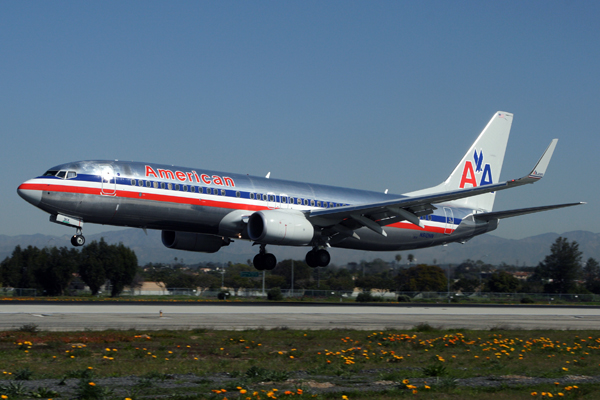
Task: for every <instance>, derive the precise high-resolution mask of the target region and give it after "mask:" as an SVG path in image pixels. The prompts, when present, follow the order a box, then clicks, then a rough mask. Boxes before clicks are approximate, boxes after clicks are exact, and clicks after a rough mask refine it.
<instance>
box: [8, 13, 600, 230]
mask: <svg viewBox="0 0 600 400" xmlns="http://www.w3.org/2000/svg"><path fill="white" fill-rule="evenodd" d="M599 15H600V3H599V2H591V1H526V2H523V1H505V2H489V1H418V2H417V1H368V2H367V1H361V2H352V1H328V2H327V1H326V2H323V1H282V2H273V1H270V2H267V1H261V2H251V1H236V2H231V1H214V2H208V1H190V2H185V1H178V2H165V1H162V2H156V1H126V2H123V1H101V2H79V1H71V2H69V1H55V2H48V1H27V2H21V1H13V2H9V1H4V2H1V3H0V138H1V140H2V144H1V146H0V163H1V164H0V166H1V169H2V171H3V173H2V174H0V182H1V186H0V187H1V188H2V189H1V193H0V204H1V205H2V210H3V212H2V213H1V214H0V234H7V235H17V234H33V233H45V234H70V233H71V231H72V230H71V229H69V228H66V227H61V226H58V225H55V224H52V223H50V222H48V216H47V214H45V213H43V212H42V211H40V210H37V209H36V208H34V207H32V206H31V205H29V204H28V203H26V202H25V201H23V200H22V199H20V198H19V197H18V195H17V193H16V188H17V186H18V185H19V184H20V183H21V182H23V181H25V180H27V179H29V178H32V177H35V176H38V175H40V174H41V173H43V172H44V171H45V170H46V169H48V168H49V167H51V166H54V165H56V164H61V163H64V162H68V161H75V160H82V159H119V160H137V161H153V162H161V163H168V164H175V165H184V166H190V167H196V168H207V169H216V170H223V171H230V172H240V173H249V174H254V175H265V174H266V173H267V172H269V171H271V176H272V177H277V178H283V179H291V180H299V181H309V182H316V183H323V184H332V185H338V186H346V187H354V188H365V189H371V190H377V191H384V190H385V189H386V188H387V189H389V190H390V192H392V193H403V192H408V191H411V190H416V189H419V188H423V187H428V186H433V185H436V184H438V183H439V182H441V181H442V180H444V179H445V178H446V177H447V175H448V174H449V173H450V171H451V170H452V169H453V168H454V166H455V165H456V163H457V162H458V161H459V159H460V158H461V157H462V155H463V154H464V152H465V151H466V149H467V148H468V146H469V145H470V144H471V142H472V141H473V140H474V139H475V137H476V136H477V135H478V134H479V132H480V131H481V129H482V128H483V127H484V126H485V124H486V123H487V121H488V120H489V119H490V117H491V116H492V114H493V113H494V112H495V111H497V110H503V111H509V112H512V113H514V114H515V118H514V122H513V129H512V133H511V138H510V140H509V144H508V149H507V155H506V159H505V164H504V169H503V171H502V178H503V179H512V178H517V177H520V176H522V175H524V174H526V173H528V172H529V169H530V168H531V167H532V166H533V164H534V163H535V162H536V161H537V159H538V157H539V155H540V154H541V153H542V151H543V150H544V149H545V148H546V146H547V145H548V143H549V142H550V140H551V139H552V138H555V137H557V138H559V139H560V140H559V143H558V147H557V150H556V152H555V154H554V158H553V160H552V163H551V164H550V168H549V170H548V173H547V175H546V177H545V178H544V179H543V180H542V181H541V182H539V183H537V184H535V185H529V186H527V187H524V188H517V189H514V190H510V191H505V192H502V193H499V194H498V196H497V200H496V207H495V208H496V209H498V210H502V209H510V208H519V207H528V206H537V205H546V204H554V203H562V202H574V201H587V202H588V203H589V204H588V205H585V206H580V207H577V208H574V209H567V210H559V211H552V212H547V213H541V214H537V215H533V216H527V217H521V218H514V219H509V220H505V221H503V223H502V224H501V227H500V228H499V229H498V230H497V231H496V232H495V234H497V235H499V236H502V237H507V238H522V237H526V236H530V235H535V234H540V233H545V232H558V233H562V232H566V231H570V230H577V229H582V230H589V231H592V232H598V231H600V229H599V228H598V227H599V226H600V213H599V212H598V202H597V200H596V199H597V198H598V197H600V193H599V191H600V189H599V185H598V183H599V182H598V171H599V167H600V162H599V158H600V157H598V149H599V147H600V135H599V129H598V121H597V120H595V119H594V118H598V115H599V106H600V101H599V99H598V97H599V95H600V78H599V76H600V75H599V74H600V51H599V50H598V49H599V47H598V46H599V44H600V24H599V23H598V16H599ZM110 229H114V228H111V227H106V226H98V227H93V226H91V225H88V226H86V230H85V232H86V233H96V232H101V231H105V230H110Z"/></svg>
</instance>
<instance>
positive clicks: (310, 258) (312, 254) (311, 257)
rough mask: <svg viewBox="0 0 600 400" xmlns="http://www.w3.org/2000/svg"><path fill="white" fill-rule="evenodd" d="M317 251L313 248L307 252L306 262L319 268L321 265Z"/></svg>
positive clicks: (312, 266)
mask: <svg viewBox="0 0 600 400" xmlns="http://www.w3.org/2000/svg"><path fill="white" fill-rule="evenodd" d="M316 253H317V252H316V251H314V250H311V251H309V252H308V253H306V263H307V264H308V266H309V267H311V268H317V267H318V266H319V263H318V262H317V254H316Z"/></svg>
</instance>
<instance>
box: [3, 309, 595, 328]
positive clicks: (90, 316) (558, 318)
mask: <svg viewBox="0 0 600 400" xmlns="http://www.w3.org/2000/svg"><path fill="white" fill-rule="evenodd" d="M161 312H162V315H161ZM420 323H428V324H430V325H432V326H434V327H440V328H448V329H476V330H481V329H490V328H502V329H528V330H531V329H558V330H582V329H600V308H596V307H585V308H584V307H539V306H538V307H529V306H527V307H525V306H492V307H489V306H480V307H476V306H473V307H471V306H468V307H465V306H461V307H456V306H452V305H447V306H445V305H432V306H421V305H419V306H415V305H410V306H406V305H392V306H380V305H372V306H370V305H369V306H365V305H351V304H343V305H322V304H314V305H304V304H291V305H282V304H272V303H265V304H256V303H225V304H221V303H208V304H202V303H200V304H198V303H195V304H144V305H139V304H130V303H119V304H72V303H71V304H65V303H41V304H19V303H8V304H7V303H4V304H1V305H0V330H15V329H18V328H20V327H22V326H24V325H27V324H35V325H37V327H38V328H39V329H41V330H46V331H81V330H105V329H119V330H125V329H136V330H158V329H197V328H205V329H220V330H244V329H257V328H263V329H276V328H287V329H342V328H349V329H359V330H383V329H410V328H412V327H414V326H415V325H417V324H420Z"/></svg>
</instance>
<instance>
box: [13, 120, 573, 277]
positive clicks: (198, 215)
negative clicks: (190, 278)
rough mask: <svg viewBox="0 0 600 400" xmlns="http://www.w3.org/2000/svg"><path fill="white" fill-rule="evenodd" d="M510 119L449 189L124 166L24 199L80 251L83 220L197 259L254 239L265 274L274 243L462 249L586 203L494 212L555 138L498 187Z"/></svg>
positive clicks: (492, 126) (488, 130)
mask: <svg viewBox="0 0 600 400" xmlns="http://www.w3.org/2000/svg"><path fill="white" fill-rule="evenodd" d="M512 120H513V114H511V113H508V112H504V111H498V112H496V113H495V114H494V115H493V117H492V118H491V120H490V121H489V123H488V124H487V125H486V127H485V128H484V129H483V131H482V132H481V133H480V135H479V136H478V137H477V139H476V140H475V142H474V143H473V144H472V145H471V147H470V148H469V150H467V152H466V153H465V155H464V157H463V158H462V159H461V160H460V162H459V163H458V165H457V166H456V167H455V169H454V170H453V171H452V173H451V174H450V176H449V177H448V178H447V179H446V180H445V181H444V182H442V183H441V184H439V185H437V186H435V187H431V188H427V189H423V190H418V191H413V192H409V193H405V194H402V195H394V194H388V193H387V190H386V192H385V193H383V192H381V193H379V192H373V191H366V190H359V189H348V188H341V187H333V186H325V185H318V184H311V183H300V182H292V181H286V180H280V179H271V178H270V177H269V175H267V177H256V176H248V175H243V174H230V173H224V172H218V171H210V170H205V169H200V168H196V169H195V168H185V167H178V166H169V165H159V164H154V163H144V162H124V161H77V162H71V163H66V164H61V165H57V166H55V167H52V168H50V169H49V170H48V171H46V172H45V173H44V174H43V175H42V176H38V177H37V178H34V179H30V180H28V181H26V182H24V183H22V184H21V185H20V186H19V187H18V189H17V192H18V194H19V195H20V196H21V197H22V198H23V199H25V200H26V201H28V202H29V203H31V204H33V205H34V206H36V207H38V208H40V209H42V210H44V211H46V212H47V213H49V214H50V221H52V222H55V223H58V224H62V225H66V226H70V227H74V228H75V229H76V233H75V235H73V237H72V238H71V243H72V244H73V245H74V246H82V245H84V244H85V238H84V236H83V234H82V232H83V224H84V222H85V223H94V224H105V225H115V226H128V227H136V228H142V229H144V230H146V229H157V230H161V231H162V232H161V239H162V243H163V244H164V245H165V246H166V247H168V248H171V249H179V250H188V251H196V252H206V253H213V252H216V251H218V250H219V249H220V248H221V247H223V246H227V245H229V244H230V243H231V242H232V241H233V240H236V239H242V240H248V241H251V242H253V244H256V245H259V252H258V254H257V255H256V256H255V257H254V262H253V264H254V267H255V268H256V269H258V270H271V269H273V268H275V266H276V265H277V259H276V257H275V256H274V255H273V254H271V253H268V252H267V250H266V246H267V245H282V246H307V247H310V248H311V249H310V250H309V251H308V252H307V254H306V263H307V264H308V265H309V266H310V267H313V268H316V267H325V266H327V265H329V262H330V260H331V256H330V254H329V252H328V251H327V249H328V248H329V247H339V248H348V249H360V250H373V251H400V250H408V249H418V248H424V247H430V246H438V245H445V244H447V243H451V242H459V243H465V242H467V241H468V240H470V239H472V238H473V237H475V236H477V235H481V234H484V233H486V232H490V231H493V230H494V229H496V228H497V227H498V223H499V220H501V219H504V218H508V217H514V216H519V215H525V214H530V213H535V212H539V211H547V210H552V209H557V208H562V207H570V206H575V205H579V204H584V203H581V202H578V203H568V204H557V205H548V206H539V207H530V208H521V209H515V210H507V211H493V205H494V199H495V196H496V193H497V192H498V191H501V190H505V189H510V188H513V187H517V186H522V185H525V184H530V183H534V182H537V181H538V180H540V179H541V178H542V177H543V176H544V174H545V172H546V169H547V167H548V163H549V162H550V158H551V157H552V153H553V152H554V149H555V147H556V143H557V139H554V140H552V141H551V143H550V145H549V146H548V148H547V149H546V151H545V152H544V153H543V155H542V157H541V158H540V159H539V161H538V162H537V164H536V165H535V167H534V168H533V169H532V170H531V172H530V173H529V174H527V175H525V176H523V177H522V178H519V179H512V180H509V181H504V182H500V181H499V177H500V171H501V169H502V163H503V160H504V153H505V150H506V145H507V142H508V136H509V133H510V129H511V125H512Z"/></svg>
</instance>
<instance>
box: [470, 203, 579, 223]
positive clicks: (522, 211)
mask: <svg viewBox="0 0 600 400" xmlns="http://www.w3.org/2000/svg"><path fill="white" fill-rule="evenodd" d="M581 204H586V203H584V202H579V203H566V204H555V205H551V206H541V207H530V208H519V209H516V210H507V211H497V212H488V213H481V214H475V215H473V217H474V218H475V219H479V220H482V221H490V220H492V219H502V218H510V217H517V216H519V215H526V214H533V213H536V212H540V211H548V210H555V209H557V208H564V207H572V206H578V205H581Z"/></svg>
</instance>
